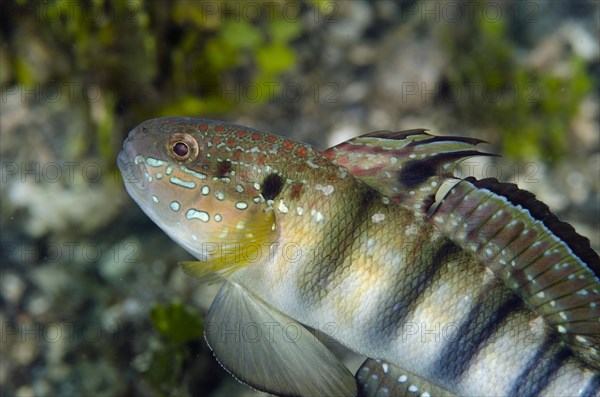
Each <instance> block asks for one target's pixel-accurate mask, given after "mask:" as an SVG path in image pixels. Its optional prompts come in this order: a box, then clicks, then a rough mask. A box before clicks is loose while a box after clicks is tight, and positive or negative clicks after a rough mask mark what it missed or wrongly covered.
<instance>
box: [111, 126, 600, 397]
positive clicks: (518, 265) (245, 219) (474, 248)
mask: <svg viewBox="0 0 600 397" xmlns="http://www.w3.org/2000/svg"><path fill="white" fill-rule="evenodd" d="M479 142H481V141H479V140H476V139H472V138H462V137H434V136H432V135H429V134H427V133H425V131H424V130H410V131H405V132H397V133H395V132H386V131H380V132H376V133H371V134H367V135H364V136H362V137H358V138H355V139H353V140H350V141H348V142H345V143H342V144H340V145H338V146H336V147H333V148H331V149H328V150H326V151H325V152H319V151H318V150H316V149H314V148H313V147H311V146H309V145H305V144H301V143H298V142H294V141H291V140H289V139H285V138H281V137H277V136H274V135H269V134H264V133H260V132H259V131H256V130H253V129H250V128H247V127H243V126H237V125H233V124H227V123H222V122H217V121H209V120H202V119H190V118H178V117H175V118H163V119H155V120H149V121H147V122H144V123H142V124H141V125H140V126H138V127H136V128H135V129H134V130H133V131H132V132H131V133H130V135H129V137H128V138H127V140H126V141H125V143H124V149H123V151H122V152H121V153H120V154H119V161H118V162H119V167H120V168H121V170H122V172H123V174H124V175H127V174H129V173H130V172H129V171H131V170H133V171H134V172H135V173H136V174H137V175H138V176H139V178H137V179H134V180H131V181H126V182H129V183H126V188H127V190H128V192H129V193H130V195H131V196H132V198H133V199H134V200H135V201H136V202H137V203H138V204H139V205H140V207H141V208H142V209H143V210H144V211H145V212H146V213H147V214H148V216H150V218H151V219H152V220H153V221H154V222H156V223H157V224H158V225H159V226H160V227H161V228H162V229H163V230H164V231H165V232H166V233H167V234H168V235H169V236H170V237H171V238H172V239H173V240H175V241H176V242H178V243H179V244H181V245H182V246H183V247H184V248H186V249H187V250H188V251H189V252H190V253H192V255H194V256H195V257H196V258H197V260H196V261H189V262H185V263H184V264H183V268H184V270H185V271H186V272H188V273H190V274H192V275H195V276H197V277H199V278H200V279H202V280H211V281H221V282H223V286H222V288H221V290H220V291H219V293H218V294H217V297H216V298H215V301H214V302H213V304H212V305H211V308H210V310H209V312H208V313H207V316H206V318H205V329H206V332H205V336H206V340H207V342H208V344H209V346H210V347H211V349H212V350H213V352H214V354H215V356H216V357H217V359H218V360H219V362H220V363H221V364H222V365H223V366H224V367H225V368H226V369H227V370H228V371H229V372H230V373H232V374H233V375H234V376H235V377H236V378H238V379H239V380H241V381H242V382H244V383H247V384H249V385H251V386H252V387H254V388H257V389H259V390H264V391H267V392H270V393H274V394H280V395H307V396H309V395H355V394H357V392H359V391H360V393H361V395H377V394H378V393H379V395H390V393H391V391H393V393H392V394H391V395H398V396H400V395H404V394H403V393H416V392H417V391H419V390H421V391H422V393H423V394H422V395H423V396H426V395H427V393H430V391H432V392H433V393H434V394H431V393H430V395H443V394H448V395H450V394H457V395H465V396H481V395H519V396H520V395H524V396H528V395H531V396H533V395H538V394H542V395H548V394H553V395H579V396H592V395H597V394H598V393H599V387H600V380H599V379H600V375H599V373H598V361H597V349H598V342H597V341H598V339H597V334H598V332H597V331H596V328H595V327H597V326H598V321H597V320H598V319H597V316H596V314H595V313H596V305H597V303H598V298H597V296H596V293H595V292H594V291H595V290H596V289H598V288H599V282H598V274H597V272H596V269H598V268H600V265H599V264H598V256H597V254H596V253H594V252H593V251H591V249H590V248H589V241H587V240H585V239H584V238H583V237H581V236H578V235H576V233H575V232H574V230H573V229H572V228H570V227H567V226H565V225H566V224H563V223H559V222H558V221H557V220H555V219H554V218H552V215H551V214H550V213H549V211H547V207H544V206H543V205H542V204H541V203H539V202H538V201H536V200H535V198H533V196H532V195H531V194H528V193H527V194H526V192H525V193H519V192H523V191H520V190H516V188H514V187H511V186H507V185H502V184H500V183H498V182H497V181H492V180H482V181H476V180H475V179H473V178H467V179H464V180H458V179H456V178H454V177H453V176H452V171H453V169H454V168H455V167H456V165H457V163H458V161H459V160H460V159H462V158H465V157H468V156H472V155H476V154H480V152H478V151H477V150H475V149H474V146H475V145H476V144H478V143H479ZM305 326H306V327H312V328H315V329H317V330H318V331H319V332H320V333H323V334H325V335H328V336H329V337H331V338H333V339H335V340H337V341H338V342H339V343H341V344H343V345H345V346H346V347H348V348H349V349H351V350H353V351H355V352H357V353H359V354H362V355H364V356H367V357H369V358H371V359H373V360H367V361H366V362H365V364H364V366H363V367H362V369H361V370H359V371H358V372H357V375H356V378H354V377H353V376H352V374H350V373H349V372H348V370H347V369H346V368H345V367H344V366H343V364H341V363H340V362H339V361H338V360H337V359H336V358H335V357H334V356H333V355H332V354H331V353H330V352H329V351H328V349H327V348H326V347H325V346H324V345H323V344H321V343H320V342H319V341H318V340H316V339H315V338H314V337H312V335H311V334H310V333H309V332H308V331H307V329H306V328H304V327H305ZM249 329H251V330H253V332H254V333H252V334H251V335H252V338H250V337H248V335H247V334H244V332H246V331H247V330H249ZM563 331H564V332H563ZM256 335H258V337H256ZM374 360H375V361H374ZM376 360H380V361H379V362H378V361H376ZM409 375H410V376H409ZM391 376H395V378H390V377H391ZM405 378H406V379H405ZM403 379H404V380H403ZM408 379H414V382H415V383H414V384H410V385H408V384H406V385H405V384H404V383H405V382H408ZM357 382H358V383H357Z"/></svg>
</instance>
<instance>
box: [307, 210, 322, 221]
mask: <svg viewBox="0 0 600 397" xmlns="http://www.w3.org/2000/svg"><path fill="white" fill-rule="evenodd" d="M310 216H312V219H313V221H315V223H321V222H323V221H324V220H325V217H324V216H323V214H322V213H321V212H320V211H317V210H311V211H310Z"/></svg>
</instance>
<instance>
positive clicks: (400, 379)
mask: <svg viewBox="0 0 600 397" xmlns="http://www.w3.org/2000/svg"><path fill="white" fill-rule="evenodd" d="M407 380H408V378H407V377H406V375H401V376H400V377H399V378H398V382H399V383H404V382H406V381H407Z"/></svg>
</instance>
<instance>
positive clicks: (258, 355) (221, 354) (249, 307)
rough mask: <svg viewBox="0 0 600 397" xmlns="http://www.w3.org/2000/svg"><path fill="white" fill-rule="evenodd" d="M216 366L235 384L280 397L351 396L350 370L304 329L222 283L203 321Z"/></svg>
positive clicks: (353, 388) (353, 390) (238, 287)
mask: <svg viewBox="0 0 600 397" xmlns="http://www.w3.org/2000/svg"><path fill="white" fill-rule="evenodd" d="M204 327H205V337H206V341H207V342H208V345H209V346H210V348H211V349H212V351H213V353H214V354H215V356H216V358H217V360H218V361H219V363H220V364H221V365H222V366H223V367H224V368H225V369H226V370H227V371H229V372H230V373H231V374H232V375H233V376H235V377H236V378H237V379H238V380H240V381H241V382H243V383H246V384H247V385H249V386H251V387H253V388H255V389H257V390H261V391H265V392H268V393H273V394H277V395H284V396H327V395H332V396H333V395H335V396H342V395H343V396H355V395H356V382H355V380H354V377H353V376H352V374H351V373H350V372H349V371H348V369H347V368H346V367H345V366H344V365H343V364H342V363H341V362H339V361H338V360H337V359H336V358H335V356H334V355H333V354H332V353H331V352H330V351H329V350H328V349H327V348H326V347H325V346H324V345H323V344H322V343H321V342H319V341H318V340H317V339H316V338H315V337H314V336H313V335H312V334H311V333H310V332H308V330H307V329H306V328H304V327H303V326H302V325H300V324H299V323H297V322H296V321H294V320H292V319H291V318H289V317H287V316H285V315H284V314H282V313H280V312H278V311H276V310H275V309H273V308H271V307H270V306H269V305H268V304H266V303H265V302H264V301H262V300H261V299H260V298H258V297H257V296H255V295H254V294H252V293H250V292H249V291H248V290H246V289H245V288H244V287H242V286H241V285H239V284H236V283H233V282H230V281H226V282H225V284H224V285H223V287H222V288H221V290H220V291H219V293H218V294H217V296H216V298H215V300H214V302H213V304H212V306H211V308H210V310H209V312H208V314H207V316H206V319H205V326H204Z"/></svg>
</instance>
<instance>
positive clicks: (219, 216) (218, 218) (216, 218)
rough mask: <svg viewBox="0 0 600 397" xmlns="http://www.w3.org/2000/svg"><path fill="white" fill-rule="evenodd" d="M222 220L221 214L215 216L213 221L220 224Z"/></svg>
mask: <svg viewBox="0 0 600 397" xmlns="http://www.w3.org/2000/svg"><path fill="white" fill-rule="evenodd" d="M222 219H223V217H222V216H221V214H215V221H216V222H221V220H222Z"/></svg>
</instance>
